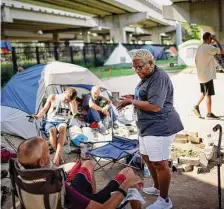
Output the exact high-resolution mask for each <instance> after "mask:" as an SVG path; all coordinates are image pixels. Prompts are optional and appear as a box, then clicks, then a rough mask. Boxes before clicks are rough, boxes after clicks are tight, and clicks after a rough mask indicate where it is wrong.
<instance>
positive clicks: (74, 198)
mask: <svg viewBox="0 0 224 209" xmlns="http://www.w3.org/2000/svg"><path fill="white" fill-rule="evenodd" d="M17 157H18V162H19V164H20V165H19V167H20V168H21V169H35V168H51V163H50V155H49V151H48V144H47V143H46V141H45V140H44V139H42V138H40V137H35V138H32V139H29V140H26V141H23V142H22V143H21V144H20V145H19V147H18V153H17ZM93 172H94V165H93V163H92V162H91V161H90V160H88V161H85V162H84V163H83V164H82V166H81V168H80V170H79V171H78V173H77V174H76V176H75V178H74V180H73V181H72V183H71V186H69V185H68V184H67V183H65V189H66V196H65V197H66V200H68V201H69V202H70V204H71V205H72V208H76V209H108V208H110V209H115V208H117V206H119V204H120V203H121V201H122V200H123V198H124V196H126V192H127V190H128V188H130V187H134V186H137V185H139V184H140V183H141V179H140V178H139V177H138V176H136V175H135V174H134V172H133V170H132V169H131V168H125V169H123V170H122V171H120V172H119V173H118V175H116V176H115V178H114V179H113V180H111V181H110V182H109V183H108V185H106V186H105V188H104V189H102V190H101V191H99V192H98V193H94V191H96V184H95V180H94V179H95V177H94V173H93ZM130 204H131V206H132V208H133V209H140V208H141V204H140V203H139V202H138V201H130Z"/></svg>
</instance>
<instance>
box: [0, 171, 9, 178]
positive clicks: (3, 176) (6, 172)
mask: <svg viewBox="0 0 224 209" xmlns="http://www.w3.org/2000/svg"><path fill="white" fill-rule="evenodd" d="M7 176H8V171H7V170H1V179H4V178H6V177H7Z"/></svg>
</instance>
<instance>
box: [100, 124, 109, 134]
mask: <svg viewBox="0 0 224 209" xmlns="http://www.w3.org/2000/svg"><path fill="white" fill-rule="evenodd" d="M99 129H100V133H101V134H103V135H107V134H109V131H108V130H107V129H106V128H105V126H104V125H103V124H102V125H99Z"/></svg>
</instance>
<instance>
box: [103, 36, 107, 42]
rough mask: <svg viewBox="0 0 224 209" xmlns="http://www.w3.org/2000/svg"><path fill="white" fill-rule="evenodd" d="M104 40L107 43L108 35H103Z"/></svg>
mask: <svg viewBox="0 0 224 209" xmlns="http://www.w3.org/2000/svg"><path fill="white" fill-rule="evenodd" d="M102 42H103V43H107V35H102Z"/></svg>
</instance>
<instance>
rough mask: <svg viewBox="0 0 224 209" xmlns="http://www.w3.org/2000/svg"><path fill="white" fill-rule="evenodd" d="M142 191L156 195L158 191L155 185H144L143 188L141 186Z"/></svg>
mask: <svg viewBox="0 0 224 209" xmlns="http://www.w3.org/2000/svg"><path fill="white" fill-rule="evenodd" d="M143 192H144V193H146V194H149V195H156V196H158V195H159V192H160V191H159V190H158V189H156V188H155V187H145V188H143Z"/></svg>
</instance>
